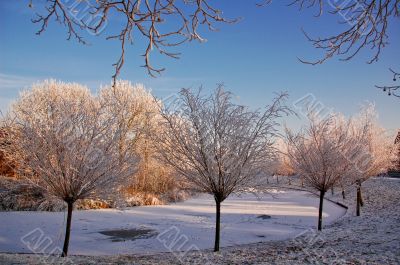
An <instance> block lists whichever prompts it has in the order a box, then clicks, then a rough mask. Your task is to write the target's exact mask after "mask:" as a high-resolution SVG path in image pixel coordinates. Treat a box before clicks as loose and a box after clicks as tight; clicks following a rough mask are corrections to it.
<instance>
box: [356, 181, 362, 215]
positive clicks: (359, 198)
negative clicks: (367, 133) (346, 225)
mask: <svg viewBox="0 0 400 265" xmlns="http://www.w3.org/2000/svg"><path fill="white" fill-rule="evenodd" d="M360 207H361V185H360V184H357V208H356V215H357V216H360V215H361V214H360Z"/></svg>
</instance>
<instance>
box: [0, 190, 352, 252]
mask: <svg viewBox="0 0 400 265" xmlns="http://www.w3.org/2000/svg"><path fill="white" fill-rule="evenodd" d="M344 213H345V209H343V208H342V207H340V206H337V205H336V204H334V203H331V202H329V201H326V200H325V203H324V220H323V223H324V224H328V223H331V222H333V221H335V220H336V219H337V218H339V217H340V216H342V215H343V214H344ZM317 215H318V198H317V197H315V196H314V195H311V194H309V193H306V192H301V191H287V192H278V193H275V194H274V196H273V197H272V196H271V195H263V196H262V197H259V198H257V197H255V196H254V195H252V194H244V195H241V196H236V195H235V196H232V197H230V198H228V199H227V200H226V201H225V202H224V203H223V204H222V214H221V246H222V247H223V246H232V245H240V244H246V243H254V242H260V241H268V240H281V239H288V238H292V237H294V236H296V235H297V234H299V233H301V232H302V231H304V230H306V229H309V228H313V229H314V228H315V227H316V223H317ZM65 220H66V214H65V213H63V212H0V223H1V226H0V252H21V253H30V252H38V253H39V252H40V253H41V252H46V253H59V252H61V251H60V247H62V243H63V239H64V237H63V234H64V229H65ZM214 226H215V206H214V200H213V198H212V197H211V196H209V195H201V196H199V197H196V198H192V199H190V200H187V201H185V202H182V203H176V204H171V205H163V206H142V207H135V208H127V209H125V210H115V209H105V210H88V211H74V212H73V219H72V231H71V241H70V247H69V254H71V255H74V254H75V255H78V254H82V255H111V254H127V253H141V254H146V253H153V252H166V251H178V250H180V251H182V250H187V249H209V248H212V247H213V244H214Z"/></svg>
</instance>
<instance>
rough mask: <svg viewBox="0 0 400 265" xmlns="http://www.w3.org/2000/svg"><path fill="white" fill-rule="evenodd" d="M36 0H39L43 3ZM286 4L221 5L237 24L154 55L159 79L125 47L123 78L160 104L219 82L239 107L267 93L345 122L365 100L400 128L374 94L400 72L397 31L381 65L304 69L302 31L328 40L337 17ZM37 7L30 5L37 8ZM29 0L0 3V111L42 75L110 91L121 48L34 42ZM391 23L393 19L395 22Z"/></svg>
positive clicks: (62, 36)
mask: <svg viewBox="0 0 400 265" xmlns="http://www.w3.org/2000/svg"><path fill="white" fill-rule="evenodd" d="M39 2H44V1H43V0H40V1H39ZM287 2H289V1H275V2H273V4H272V5H269V6H267V7H264V8H258V7H256V6H255V4H254V3H255V2H254V1H251V0H250V1H247V0H246V1H231V0H223V1H219V2H218V7H220V8H221V9H222V10H223V11H224V14H225V16H227V17H242V19H241V21H240V22H239V23H237V24H234V25H220V26H219V27H218V28H219V31H218V32H211V33H210V32H207V31H205V30H201V32H204V35H203V36H204V37H205V38H206V39H207V42H205V43H201V44H200V43H197V42H193V43H189V44H185V45H183V46H181V47H180V48H179V49H177V51H179V52H182V57H181V59H179V60H174V59H170V58H165V57H160V56H158V55H156V54H155V53H154V54H153V56H152V58H153V64H154V65H155V66H162V67H166V68H167V70H166V71H165V72H164V73H163V74H162V76H161V77H158V78H152V77H150V76H148V75H147V73H146V71H145V69H144V68H141V67H140V65H142V64H143V58H142V57H141V56H140V55H141V54H143V42H141V41H140V40H138V41H137V43H136V45H133V46H129V47H128V49H127V55H126V64H125V66H124V68H123V70H122V73H121V76H120V77H121V78H122V79H127V80H130V81H132V82H134V83H143V84H145V85H146V87H148V88H151V90H152V91H153V93H154V94H155V95H156V96H158V97H165V96H168V95H170V94H173V93H176V92H177V91H179V89H180V88H182V87H192V88H197V87H199V86H201V85H202V86H203V87H205V89H213V88H215V86H216V84H217V83H224V84H225V86H226V88H227V89H228V90H230V91H232V92H234V93H235V95H236V96H237V100H238V102H239V103H241V104H245V105H250V106H253V107H257V108H258V107H262V106H264V105H266V104H268V103H269V102H270V100H271V98H272V97H273V93H274V92H279V91H287V92H288V93H289V95H290V99H289V103H290V104H292V102H295V101H296V100H298V99H299V98H301V97H303V96H305V95H307V94H309V93H311V94H312V95H314V97H315V99H316V101H318V102H320V103H321V104H323V105H324V106H326V107H327V108H332V109H334V110H336V111H339V112H343V113H344V114H346V115H351V114H354V113H355V112H357V110H358V108H359V106H360V104H362V103H363V102H365V101H370V102H374V103H375V104H376V107H377V110H378V112H379V114H380V122H381V124H382V125H383V126H385V127H386V128H388V129H390V130H396V129H397V128H399V127H400V126H399V119H398V117H399V114H400V100H399V99H398V98H394V97H388V96H387V95H385V94H384V93H382V92H381V91H379V90H378V89H376V88H375V87H374V85H375V84H390V83H391V82H392V81H391V80H392V76H391V75H390V72H389V71H388V68H389V67H392V68H394V69H399V67H400V65H399V64H398V62H399V61H400V53H399V51H398V49H395V48H396V47H397V48H398V47H399V45H400V28H399V27H398V24H395V26H396V27H392V28H390V29H389V30H390V39H389V41H390V44H389V46H387V47H386V48H385V49H384V50H383V52H382V54H381V57H380V60H379V62H377V63H374V64H372V65H369V64H366V61H367V60H368V59H369V55H370V53H369V52H370V51H369V50H365V51H363V52H362V53H360V54H359V55H358V56H357V57H356V58H355V59H353V60H352V61H349V62H342V61H339V60H338V59H337V58H334V59H332V60H330V61H328V62H326V63H325V64H323V65H317V66H310V65H304V64H301V63H300V62H299V61H298V60H297V58H298V57H301V58H305V59H315V58H319V57H320V56H321V55H322V54H321V53H320V51H318V50H315V49H314V48H313V47H312V46H311V44H310V43H309V42H307V40H306V39H305V37H304V35H303V34H302V32H301V28H304V29H305V30H306V31H307V32H308V33H309V34H311V35H313V36H326V35H328V34H329V33H335V32H338V31H339V30H340V28H341V26H339V25H338V24H337V23H336V22H337V21H338V20H340V19H341V17H338V15H329V14H324V15H323V16H322V17H321V18H315V17H314V16H313V15H314V14H315V13H316V12H317V11H316V10H309V11H305V12H299V11H298V9H297V8H296V7H287V6H286V5H285V4H286V3H287ZM34 4H35V2H34ZM38 6H40V3H37V4H36V5H35V6H34V8H33V9H30V8H28V1H22V0H21V1H19V0H18V1H0V109H1V110H2V111H5V110H6V109H7V107H8V105H9V103H10V102H11V101H12V100H15V99H16V98H17V96H18V92H19V91H20V90H22V89H24V88H28V87H29V85H30V84H31V83H32V82H35V81H37V80H43V79H46V78H55V79H58V80H62V81H73V82H79V83H83V84H86V85H87V86H89V87H90V88H91V89H92V90H96V89H98V87H99V86H100V84H109V83H110V82H111V75H112V74H113V71H114V69H113V67H112V63H114V62H115V61H116V60H117V58H118V56H119V51H120V50H119V43H118V42H117V41H106V40H105V35H101V36H100V37H97V38H93V37H92V36H90V35H88V34H86V33H85V32H82V34H83V35H84V36H85V37H86V38H87V39H88V40H89V42H90V45H88V46H84V45H81V44H78V43H77V42H76V41H74V40H71V41H67V40H66V36H67V35H66V31H65V29H64V28H63V27H61V26H60V25H58V24H56V23H51V24H50V25H49V28H48V30H47V31H46V32H44V34H42V35H41V36H37V35H35V32H36V31H37V30H38V25H34V24H32V23H31V21H30V20H31V18H32V17H33V16H34V12H36V11H37V8H38ZM395 22H396V23H398V22H397V21H395ZM119 23H121V21H119V20H117V19H114V20H112V21H110V23H109V25H108V26H107V28H106V32H116V30H117V28H118V24H119ZM286 122H287V124H288V125H289V126H294V127H298V125H299V124H300V123H301V121H300V120H298V119H297V118H295V117H292V118H289V119H287V120H286Z"/></svg>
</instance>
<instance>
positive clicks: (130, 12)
mask: <svg viewBox="0 0 400 265" xmlns="http://www.w3.org/2000/svg"><path fill="white" fill-rule="evenodd" d="M209 2H210V1H208V0H120V1H115V0H86V1H79V0H47V4H46V6H45V12H44V14H43V15H42V14H37V18H35V19H33V20H32V22H33V23H37V24H39V25H40V29H39V31H38V32H37V34H38V35H40V34H42V33H43V32H44V31H45V30H46V28H47V26H48V24H49V22H50V21H51V19H52V18H55V20H56V21H58V22H60V23H61V24H63V25H64V26H65V27H66V28H67V31H68V39H71V37H74V38H76V39H77V40H78V42H80V43H83V44H86V41H85V40H84V39H83V37H82V36H81V34H80V33H79V31H80V30H87V31H88V32H89V33H90V34H93V35H99V34H101V33H102V31H103V30H104V29H105V28H106V27H107V25H108V23H109V22H110V17H111V15H116V16H118V17H121V18H123V20H124V23H123V24H122V25H121V26H120V31H119V33H117V34H108V35H107V37H106V39H108V40H110V39H116V40H118V41H120V42H121V53H120V57H119V59H118V60H117V61H116V62H115V63H114V64H113V66H114V68H115V72H114V75H113V76H112V78H113V81H114V84H115V81H116V79H117V77H118V75H119V74H120V71H121V69H122V67H123V65H124V63H125V49H126V45H127V43H130V44H133V41H134V40H135V39H138V38H139V36H140V37H141V38H144V39H146V40H147V47H146V49H145V53H144V54H143V57H144V61H145V64H144V65H143V67H144V68H146V69H147V72H148V74H149V75H150V76H152V77H155V76H157V75H159V74H160V73H161V72H163V71H164V70H165V68H157V67H154V66H153V65H152V64H151V62H150V54H151V52H152V51H153V50H157V51H158V52H159V53H160V54H162V55H165V56H167V57H171V58H175V59H178V58H179V55H180V54H179V53H175V52H171V51H169V49H170V48H173V47H176V46H179V45H181V44H183V43H185V42H189V41H192V40H198V41H204V39H203V38H202V37H201V35H200V33H199V32H198V29H199V27H200V25H204V26H206V27H207V28H208V29H209V30H211V31H213V30H215V28H214V24H215V23H218V22H222V23H233V22H235V21H236V20H235V19H233V20H229V19H226V18H224V17H223V16H222V12H221V11H220V10H218V9H216V8H214V7H213V6H211V5H210V4H209ZM30 5H31V4H30ZM82 6H83V7H82ZM80 13H81V14H80Z"/></svg>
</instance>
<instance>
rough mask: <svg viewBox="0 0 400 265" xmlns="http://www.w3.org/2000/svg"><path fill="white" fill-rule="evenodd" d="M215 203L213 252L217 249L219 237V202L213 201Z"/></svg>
mask: <svg viewBox="0 0 400 265" xmlns="http://www.w3.org/2000/svg"><path fill="white" fill-rule="evenodd" d="M215 205H216V207H215V208H216V218H215V220H216V221H215V244H214V252H216V251H219V237H220V232H221V231H220V224H221V202H220V201H215Z"/></svg>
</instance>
